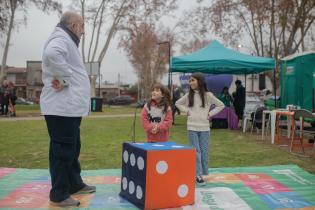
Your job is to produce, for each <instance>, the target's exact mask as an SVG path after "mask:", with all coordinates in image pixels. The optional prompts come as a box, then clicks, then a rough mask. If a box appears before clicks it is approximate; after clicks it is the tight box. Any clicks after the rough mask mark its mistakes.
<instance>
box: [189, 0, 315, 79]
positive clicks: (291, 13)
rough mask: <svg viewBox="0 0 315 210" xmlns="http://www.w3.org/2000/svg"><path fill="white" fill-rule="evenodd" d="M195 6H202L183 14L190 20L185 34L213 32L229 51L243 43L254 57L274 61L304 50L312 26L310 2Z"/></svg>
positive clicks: (225, 1)
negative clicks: (264, 57)
mask: <svg viewBox="0 0 315 210" xmlns="http://www.w3.org/2000/svg"><path fill="white" fill-rule="evenodd" d="M199 2H202V3H203V4H202V6H199V7H197V8H195V9H194V10H192V11H191V12H190V13H187V14H186V15H187V16H193V17H194V18H193V19H192V20H191V21H190V22H189V24H188V27H185V30H187V29H189V28H190V29H193V30H194V33H197V34H198V35H199V36H204V35H205V34H207V33H209V32H212V31H213V32H214V33H215V35H217V36H219V37H220V38H221V39H222V40H224V41H225V42H226V43H227V44H229V45H230V46H232V47H236V46H237V44H239V43H241V42H244V41H245V40H246V39H247V40H249V42H250V45H251V48H252V49H254V54H256V55H258V56H270V57H273V58H275V59H277V60H278V59H279V58H281V57H283V56H286V55H289V54H292V53H295V52H297V51H298V50H299V49H300V48H301V49H303V50H306V49H307V46H308V45H309V44H305V41H306V40H309V39H308V37H310V36H311V31H312V28H314V25H315V24H314V20H315V1H314V0H214V1H212V2H211V4H205V3H206V2H205V1H204V0H200V1H199ZM209 23H210V24H209ZM186 25H187V24H186ZM269 76H270V79H271V80H273V77H272V76H271V75H269ZM278 76H279V75H278Z"/></svg>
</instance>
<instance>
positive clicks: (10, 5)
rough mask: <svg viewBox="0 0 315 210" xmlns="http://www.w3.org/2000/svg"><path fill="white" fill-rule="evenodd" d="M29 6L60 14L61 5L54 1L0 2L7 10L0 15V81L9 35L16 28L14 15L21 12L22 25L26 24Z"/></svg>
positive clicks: (13, 0) (4, 64) (2, 75)
mask: <svg viewBox="0 0 315 210" xmlns="http://www.w3.org/2000/svg"><path fill="white" fill-rule="evenodd" d="M30 4H34V5H35V6H36V7H37V8H38V9H40V10H42V11H43V12H46V13H48V12H49V11H59V12H61V5H60V4H59V3H58V2H57V1H54V0H49V1H45V0H2V1H1V3H0V8H1V9H2V8H4V9H9V12H8V11H5V12H4V13H2V11H1V18H0V21H1V22H0V23H1V27H0V29H1V30H0V33H2V34H4V35H5V37H6V41H5V44H4V51H3V56H2V63H1V71H0V81H2V80H3V78H4V77H5V76H6V65H7V57H8V52H9V47H10V39H11V34H12V31H13V30H14V28H16V27H17V26H18V24H17V23H16V19H15V15H16V12H18V11H21V12H23V14H24V23H25V24H26V22H27V8H28V6H29V5H30Z"/></svg>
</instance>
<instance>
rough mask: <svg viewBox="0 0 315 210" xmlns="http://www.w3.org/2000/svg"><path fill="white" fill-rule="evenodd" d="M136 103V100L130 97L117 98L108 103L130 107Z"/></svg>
mask: <svg viewBox="0 0 315 210" xmlns="http://www.w3.org/2000/svg"><path fill="white" fill-rule="evenodd" d="M132 102H134V98H132V97H131V96H129V95H122V96H116V97H114V98H111V99H110V100H109V101H108V104H110V105H128V104H131V103H132Z"/></svg>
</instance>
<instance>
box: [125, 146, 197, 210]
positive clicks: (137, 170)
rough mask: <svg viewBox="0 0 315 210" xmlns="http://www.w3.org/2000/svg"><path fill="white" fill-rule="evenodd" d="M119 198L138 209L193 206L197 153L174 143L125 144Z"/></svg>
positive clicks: (190, 148) (192, 149)
mask: <svg viewBox="0 0 315 210" xmlns="http://www.w3.org/2000/svg"><path fill="white" fill-rule="evenodd" d="M122 156H123V157H122V177H121V192H120V196H122V197H123V198H125V199H127V200H128V201H130V202H131V203H133V204H134V205H136V206H137V207H139V208H141V209H160V208H172V207H179V206H184V205H189V204H193V203H194V199H195V176H196V151H195V149H194V148H192V147H188V146H183V145H179V144H176V143H174V142H163V143H124V144H123V150H122Z"/></svg>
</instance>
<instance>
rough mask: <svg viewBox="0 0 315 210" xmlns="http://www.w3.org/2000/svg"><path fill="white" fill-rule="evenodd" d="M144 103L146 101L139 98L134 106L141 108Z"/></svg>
mask: <svg viewBox="0 0 315 210" xmlns="http://www.w3.org/2000/svg"><path fill="white" fill-rule="evenodd" d="M145 103H147V100H145V99H141V100H139V101H137V103H136V107H137V108H142V107H144V105H145Z"/></svg>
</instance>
